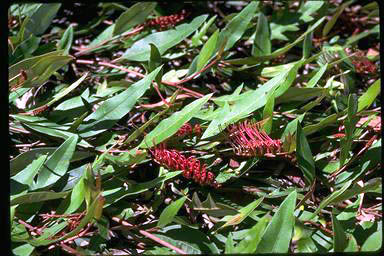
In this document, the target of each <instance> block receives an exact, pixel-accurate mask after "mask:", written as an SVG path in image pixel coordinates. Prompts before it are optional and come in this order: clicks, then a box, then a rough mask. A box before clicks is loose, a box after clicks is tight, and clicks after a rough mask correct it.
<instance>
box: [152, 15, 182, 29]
mask: <svg viewBox="0 0 384 256" xmlns="http://www.w3.org/2000/svg"><path fill="white" fill-rule="evenodd" d="M187 16H188V14H187V12H186V11H185V10H182V11H181V12H180V13H177V14H173V15H169V16H161V17H157V18H154V19H150V20H148V21H147V22H146V23H145V26H147V27H156V26H158V27H160V29H164V28H168V27H172V26H175V24H177V23H179V22H180V21H182V20H184V19H185V17H187Z"/></svg>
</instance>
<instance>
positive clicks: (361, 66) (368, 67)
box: [352, 59, 376, 74]
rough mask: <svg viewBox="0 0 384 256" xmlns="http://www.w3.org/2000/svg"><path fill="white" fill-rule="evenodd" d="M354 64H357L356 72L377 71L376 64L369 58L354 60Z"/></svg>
mask: <svg viewBox="0 0 384 256" xmlns="http://www.w3.org/2000/svg"><path fill="white" fill-rule="evenodd" d="M352 64H353V65H354V66H355V70H356V73H359V74H370V73H375V72H376V66H375V64H374V63H372V62H371V61H369V60H368V59H363V60H353V61H352Z"/></svg>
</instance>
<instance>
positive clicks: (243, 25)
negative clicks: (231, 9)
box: [217, 2, 259, 51]
mask: <svg viewBox="0 0 384 256" xmlns="http://www.w3.org/2000/svg"><path fill="white" fill-rule="evenodd" d="M258 6H259V2H251V3H249V4H248V5H247V7H245V8H244V9H243V10H241V12H239V13H238V14H237V15H236V16H235V17H233V18H232V19H231V21H230V22H229V23H228V24H227V25H226V26H225V28H224V29H223V31H221V33H220V36H219V41H218V43H217V45H218V49H220V48H221V47H222V45H223V44H225V47H224V51H227V50H228V49H230V48H232V46H233V45H234V44H235V43H236V42H237V41H238V40H239V39H240V38H241V36H242V35H243V34H244V32H245V30H246V29H247V27H248V24H249V22H250V21H251V19H252V18H253V16H254V13H255V11H256V9H257V7H258Z"/></svg>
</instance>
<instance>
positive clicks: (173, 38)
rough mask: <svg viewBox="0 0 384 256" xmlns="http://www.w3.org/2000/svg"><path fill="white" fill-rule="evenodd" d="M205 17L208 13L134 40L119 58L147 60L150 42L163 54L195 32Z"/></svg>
mask: <svg viewBox="0 0 384 256" xmlns="http://www.w3.org/2000/svg"><path fill="white" fill-rule="evenodd" d="M207 17H208V15H201V16H199V17H196V18H194V19H193V20H192V22H191V23H189V24H181V25H179V26H177V27H175V29H170V30H167V31H163V32H157V33H153V34H150V35H148V36H147V37H144V38H143V39H141V40H139V41H137V42H135V43H134V44H133V45H132V47H131V48H128V49H127V51H126V52H125V53H124V55H123V56H122V57H121V58H122V59H127V60H133V61H148V60H149V56H150V52H151V48H150V46H149V44H150V43H153V44H155V45H156V46H157V48H158V49H159V52H160V54H163V53H165V52H166V51H167V50H168V49H170V48H172V47H173V46H175V45H177V44H178V43H180V42H181V41H183V40H184V39H185V38H187V37H188V36H189V35H190V34H192V33H193V32H195V31H196V30H197V29H198V28H199V26H200V25H201V24H203V22H204V21H205V20H206V19H207Z"/></svg>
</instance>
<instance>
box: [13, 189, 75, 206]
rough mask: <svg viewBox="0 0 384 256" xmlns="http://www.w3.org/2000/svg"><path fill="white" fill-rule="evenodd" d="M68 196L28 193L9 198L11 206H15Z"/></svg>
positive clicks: (56, 193) (44, 192) (60, 193)
mask: <svg viewBox="0 0 384 256" xmlns="http://www.w3.org/2000/svg"><path fill="white" fill-rule="evenodd" d="M67 195H68V192H49V191H42V192H30V193H27V194H23V195H17V196H13V197H11V205H16V204H31V203H37V202H42V201H47V200H53V199H59V198H64V197H66V196H67Z"/></svg>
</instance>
